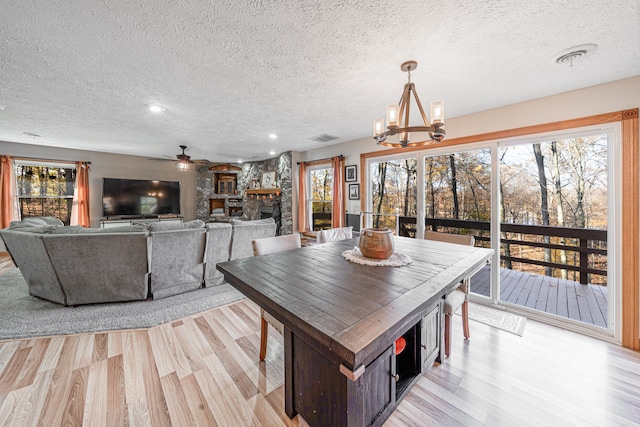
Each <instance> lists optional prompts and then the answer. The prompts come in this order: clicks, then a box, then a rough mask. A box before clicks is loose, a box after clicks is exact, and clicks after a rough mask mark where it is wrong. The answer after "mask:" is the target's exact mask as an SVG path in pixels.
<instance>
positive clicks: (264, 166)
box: [196, 151, 293, 235]
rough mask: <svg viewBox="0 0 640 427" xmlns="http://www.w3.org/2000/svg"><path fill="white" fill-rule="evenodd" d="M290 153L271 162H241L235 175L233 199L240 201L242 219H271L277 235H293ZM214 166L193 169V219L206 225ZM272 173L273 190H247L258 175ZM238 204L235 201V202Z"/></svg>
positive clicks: (213, 180)
mask: <svg viewBox="0 0 640 427" xmlns="http://www.w3.org/2000/svg"><path fill="white" fill-rule="evenodd" d="M291 164H292V156H291V152H290V151H288V152H286V153H282V154H281V155H279V156H278V157H274V158H271V159H266V160H261V161H256V162H245V163H243V164H242V171H241V172H238V175H237V187H236V189H237V196H236V197H237V198H238V199H240V198H241V199H242V218H244V219H260V218H263V217H268V216H273V218H274V219H275V221H276V224H277V226H278V229H277V233H278V235H281V234H291V233H292V232H293V214H292V211H293V206H292V196H293V194H292V191H293V190H292V179H291ZM212 165H215V163H211V162H200V163H198V164H197V168H196V218H197V219H201V220H203V221H205V222H207V221H209V220H210V219H211V218H210V214H211V210H212V209H211V199H215V198H216V197H217V196H216V189H215V188H214V185H215V179H214V171H212V170H211V169H210V167H211V166H212ZM268 172H275V173H276V174H275V179H276V187H277V188H276V189H271V190H273V191H270V190H269V189H249V187H250V185H251V182H252V180H253V181H254V182H256V181H257V182H261V178H262V174H263V173H268ZM238 203H239V201H238Z"/></svg>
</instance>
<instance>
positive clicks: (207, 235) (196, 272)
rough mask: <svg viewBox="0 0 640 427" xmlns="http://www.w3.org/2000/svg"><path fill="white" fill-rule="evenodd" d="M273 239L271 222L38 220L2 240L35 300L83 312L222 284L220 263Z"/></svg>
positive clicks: (18, 224)
mask: <svg viewBox="0 0 640 427" xmlns="http://www.w3.org/2000/svg"><path fill="white" fill-rule="evenodd" d="M275 232H276V224H275V222H274V221H273V219H271V218H269V219H266V220H257V221H241V220H232V221H231V223H229V224H225V223H211V224H205V223H204V222H202V221H199V220H196V221H190V222H186V223H162V222H158V223H151V224H145V225H131V226H125V227H117V228H83V227H65V226H63V225H62V222H61V221H60V220H58V219H56V218H50V217H39V218H27V219H24V220H23V221H20V222H14V223H12V224H11V226H10V227H8V228H5V229H3V230H0V236H2V239H3V241H4V243H5V246H6V248H7V250H8V252H9V254H10V255H11V257H12V259H13V261H14V262H15V264H16V265H17V266H18V268H19V269H20V271H21V273H22V275H23V276H24V278H25V281H26V282H27V285H28V286H29V293H30V294H31V295H34V296H36V297H39V298H43V299H46V300H49V301H53V302H56V303H59V304H64V305H79V304H92V303H104V302H115V301H132V300H143V299H146V298H148V297H149V296H151V297H153V298H154V299H158V298H164V297H168V296H171V295H176V294H179V293H183V292H188V291H193V290H196V289H198V288H201V287H203V286H206V287H211V286H217V285H220V284H222V283H223V281H224V278H223V276H222V274H221V273H220V272H219V271H217V270H216V267H215V265H216V263H218V262H223V261H228V260H230V259H237V258H244V257H247V256H251V255H252V253H253V252H252V249H251V241H252V240H253V239H260V238H263V237H271V236H274V235H275Z"/></svg>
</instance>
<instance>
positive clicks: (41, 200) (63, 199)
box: [16, 164, 75, 225]
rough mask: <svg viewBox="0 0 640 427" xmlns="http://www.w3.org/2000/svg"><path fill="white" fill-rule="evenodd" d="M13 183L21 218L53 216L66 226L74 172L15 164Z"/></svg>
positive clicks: (73, 170)
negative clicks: (16, 189) (15, 185)
mask: <svg viewBox="0 0 640 427" xmlns="http://www.w3.org/2000/svg"><path fill="white" fill-rule="evenodd" d="M16 181H17V186H18V199H19V201H20V215H21V217H22V218H29V217H37V216H52V217H56V218H58V219H60V220H61V221H62V222H63V223H64V224H65V225H69V223H70V220H71V207H72V204H73V186H74V182H75V168H73V167H69V168H60V167H53V166H51V167H50V166H40V165H28V164H17V165H16Z"/></svg>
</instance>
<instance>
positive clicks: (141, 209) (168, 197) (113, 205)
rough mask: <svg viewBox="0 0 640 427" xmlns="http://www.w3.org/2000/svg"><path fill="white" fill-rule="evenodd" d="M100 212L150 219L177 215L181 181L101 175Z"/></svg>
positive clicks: (105, 214) (104, 214)
mask: <svg viewBox="0 0 640 427" xmlns="http://www.w3.org/2000/svg"><path fill="white" fill-rule="evenodd" d="M102 215H103V216H105V217H110V216H119V217H149V218H152V217H156V216H158V215H180V183H179V182H172V181H151V180H141V179H117V178H103V179H102Z"/></svg>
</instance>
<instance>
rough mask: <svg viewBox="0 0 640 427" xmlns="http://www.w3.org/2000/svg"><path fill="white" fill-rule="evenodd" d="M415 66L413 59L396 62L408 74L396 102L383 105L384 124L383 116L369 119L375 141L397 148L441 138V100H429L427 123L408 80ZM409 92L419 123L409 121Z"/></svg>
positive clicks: (442, 115)
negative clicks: (385, 114) (420, 122)
mask: <svg viewBox="0 0 640 427" xmlns="http://www.w3.org/2000/svg"><path fill="white" fill-rule="evenodd" d="M417 66H418V63H417V62H416V61H407V62H405V63H403V64H402V65H401V66H400V69H401V70H402V71H405V72H406V73H407V74H408V80H407V83H406V84H405V85H404V90H403V91H402V96H401V97H400V102H399V103H398V104H391V105H388V106H387V126H386V128H385V126H384V119H375V120H374V121H373V139H375V140H376V141H377V143H378V144H379V145H384V146H386V147H401V148H406V147H419V146H423V145H429V144H433V143H437V142H440V141H442V140H443V139H444V138H445V135H446V132H445V130H444V102H442V101H433V102H432V103H431V108H430V113H431V123H429V119H428V118H427V115H426V114H425V112H424V110H423V108H422V104H421V103H420V98H418V93H417V92H416V88H415V85H414V84H413V83H411V71H412V70H415V69H416V67H417ZM412 94H413V97H414V98H415V101H416V102H415V103H416V105H417V106H418V111H419V112H420V116H421V117H422V122H423V123H422V124H421V125H419V126H410V125H409V116H410V113H411V95H412ZM412 134H413V135H412ZM389 137H394V138H389ZM412 137H413V138H414V140H413V141H411V138H412Z"/></svg>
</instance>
